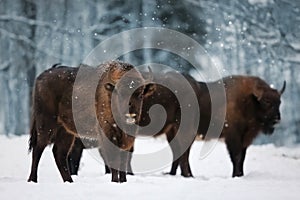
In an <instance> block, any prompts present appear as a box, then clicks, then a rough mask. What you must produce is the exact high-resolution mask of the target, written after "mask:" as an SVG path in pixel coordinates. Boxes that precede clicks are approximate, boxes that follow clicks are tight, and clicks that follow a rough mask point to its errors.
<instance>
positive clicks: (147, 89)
mask: <svg viewBox="0 0 300 200" xmlns="http://www.w3.org/2000/svg"><path fill="white" fill-rule="evenodd" d="M155 90H156V85H155V84H152V83H149V84H147V85H146V86H145V89H144V92H143V96H144V97H149V96H151V95H152V94H153V93H154V92H155Z"/></svg>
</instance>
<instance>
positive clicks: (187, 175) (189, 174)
mask: <svg viewBox="0 0 300 200" xmlns="http://www.w3.org/2000/svg"><path fill="white" fill-rule="evenodd" d="M181 176H183V177H185V178H193V177H194V176H193V174H191V173H187V174H181Z"/></svg>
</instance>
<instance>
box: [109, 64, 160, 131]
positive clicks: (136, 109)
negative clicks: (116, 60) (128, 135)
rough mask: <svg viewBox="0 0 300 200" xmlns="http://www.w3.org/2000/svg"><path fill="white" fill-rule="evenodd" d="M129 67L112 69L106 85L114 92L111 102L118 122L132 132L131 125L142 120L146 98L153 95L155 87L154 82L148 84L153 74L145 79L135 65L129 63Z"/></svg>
mask: <svg viewBox="0 0 300 200" xmlns="http://www.w3.org/2000/svg"><path fill="white" fill-rule="evenodd" d="M128 69H129V70H125V71H120V70H112V71H111V73H110V74H109V79H108V80H107V82H106V83H105V85H104V86H105V89H106V90H107V91H109V92H111V94H114V95H112V101H111V103H112V107H113V110H112V111H113V115H114V118H115V120H116V121H117V124H119V125H120V123H121V124H122V126H123V128H125V129H127V130H129V132H131V131H132V130H131V129H130V125H133V124H138V122H139V121H140V118H141V110H142V106H143V100H144V98H145V97H147V96H149V95H151V94H152V93H153V91H154V90H155V88H154V87H153V84H147V83H149V82H150V81H151V80H150V79H151V78H152V76H151V75H150V77H149V78H148V79H144V78H143V76H142V75H141V74H140V73H139V72H138V71H137V70H136V69H135V68H134V67H133V66H131V65H129V68H128ZM149 70H150V68H149ZM150 74H152V72H151V70H150ZM128 127H129V129H128Z"/></svg>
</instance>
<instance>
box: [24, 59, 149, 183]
mask: <svg viewBox="0 0 300 200" xmlns="http://www.w3.org/2000/svg"><path fill="white" fill-rule="evenodd" d="M83 68H84V73H86V74H85V75H86V77H85V79H84V80H83V81H85V82H83V84H82V85H80V84H79V85H76V87H78V88H75V84H74V83H75V79H76V76H77V73H78V71H79V68H72V67H65V66H61V67H57V66H56V65H54V66H53V68H52V69H49V70H46V71H45V72H43V73H42V74H41V75H39V76H38V78H37V79H36V82H35V88H34V93H33V107H32V116H31V131H30V140H29V149H30V150H32V166H31V173H30V176H29V178H28V181H33V182H37V170H38V164H39V160H40V158H41V155H42V153H43V151H44V149H45V147H46V146H47V145H48V144H51V143H53V144H54V146H53V155H54V158H55V161H56V165H57V167H58V169H59V171H60V174H61V176H62V178H63V181H68V182H73V180H72V178H71V176H70V171H69V166H68V164H67V157H68V154H69V152H70V151H71V149H72V146H73V144H74V141H75V138H77V137H87V138H94V139H99V137H100V139H99V140H98V145H99V146H101V153H102V155H103V157H104V159H105V162H106V163H108V164H110V166H111V170H112V172H113V173H112V181H113V182H125V181H126V173H125V172H124V171H126V166H123V163H127V159H128V151H130V150H131V149H132V147H133V143H134V137H133V136H130V135H127V134H126V133H124V132H123V131H122V130H121V129H120V128H119V127H118V126H113V124H115V121H114V118H113V115H112V110H111V107H110V106H111V95H112V91H113V89H114V86H115V85H116V84H117V82H118V81H119V80H120V78H121V77H122V76H123V75H124V74H125V73H127V72H129V71H130V70H133V74H134V77H132V78H133V79H135V80H136V81H139V82H141V83H144V82H145V80H144V79H143V77H142V76H141V74H140V73H138V72H137V71H135V70H134V67H133V66H132V65H130V64H126V63H121V62H115V61H112V62H107V63H105V64H102V65H100V66H98V67H97V68H92V67H88V66H84V67H83ZM131 75H132V74H131ZM95 76H98V77H96V78H97V79H96V80H97V82H96V83H97V89H96V94H95V93H94V94H89V95H91V96H86V99H87V101H89V100H88V99H90V101H91V102H95V103H96V105H95V104H88V103H87V104H88V106H87V107H84V109H83V110H81V111H80V117H81V118H82V119H83V120H84V119H92V120H86V121H83V123H82V124H84V126H85V127H86V128H87V130H89V131H87V132H83V133H81V132H80V135H79V133H78V132H77V129H76V128H77V127H75V122H74V119H73V114H78V113H73V109H72V103H74V102H72V101H74V99H72V98H73V97H72V95H73V94H74V93H73V89H74V91H75V90H76V91H77V90H78V91H77V92H79V93H80V92H81V89H85V90H86V91H88V88H89V81H90V80H89V78H90V77H95ZM99 78H100V79H99ZM85 84H86V85H85ZM139 92H140V93H141V94H139V93H138V92H137V93H135V95H136V96H134V97H133V101H135V103H138V106H137V107H135V108H130V110H131V112H133V113H134V114H135V116H136V121H138V120H139V113H140V106H141V105H142V100H143V96H145V95H146V91H145V90H143V88H142V90H139ZM81 95H82V94H81ZM83 96H84V94H83ZM84 97H85V96H84ZM89 97H90V98H89ZM113 103H114V102H113ZM129 103H130V102H129ZM85 106H86V105H85ZM91 113H96V115H97V118H96V119H95V118H93V117H91ZM102 114H104V115H102ZM121 114H122V113H121ZM98 123H99V124H100V127H101V130H99V129H97V128H94V127H98V126H97V125H98ZM96 124H97V125H96ZM101 138H102V139H101ZM109 141H110V142H112V143H113V144H115V145H116V147H118V148H117V149H119V150H118V151H114V154H112V155H111V154H110V152H109V151H110V149H109V148H110V147H107V146H108V145H107V142H109ZM108 152H109V153H108ZM74 170H77V169H76V168H75V169H74Z"/></svg>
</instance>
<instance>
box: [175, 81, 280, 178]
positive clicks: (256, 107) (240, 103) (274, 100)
mask: <svg viewBox="0 0 300 200" xmlns="http://www.w3.org/2000/svg"><path fill="white" fill-rule="evenodd" d="M187 78H188V79H189V81H190V82H191V83H192V84H194V85H195V86H196V87H194V89H195V92H196V93H197V96H198V102H199V107H200V110H201V113H200V122H199V127H198V134H199V135H202V136H203V137H205V136H206V133H207V130H208V127H209V125H210V123H214V122H216V121H215V120H219V116H211V100H212V99H215V100H216V99H220V98H221V97H220V96H219V95H220V94H219V93H216V92H215V91H214V89H213V88H214V87H216V85H217V84H220V81H216V82H210V83H203V82H196V81H195V80H194V79H193V78H191V77H189V76H187ZM222 81H223V83H224V87H225V92H226V103H225V102H224V103H223V104H222V103H220V104H218V105H217V106H219V108H220V110H223V108H225V110H226V117H225V123H224V127H223V130H222V132H221V137H222V138H224V139H225V143H226V146H227V149H228V152H229V155H230V158H231V161H232V164H233V173H232V176H233V177H236V176H237V177H239V176H243V175H244V170H243V165H244V160H245V156H246V151H247V148H248V147H249V145H250V144H251V143H252V141H253V139H254V138H255V137H256V136H257V135H258V134H259V133H260V132H263V133H265V134H272V133H273V131H274V126H275V125H276V124H277V123H279V121H280V111H279V106H280V103H281V101H280V98H281V95H282V94H283V92H284V90H285V86H286V83H285V82H284V84H283V87H282V89H281V90H280V91H278V90H276V89H273V88H271V87H270V86H269V85H268V84H267V83H266V82H265V81H263V80H262V79H260V78H258V77H254V76H229V77H226V78H224V79H223V80H222ZM208 86H209V87H208ZM208 88H211V90H210V91H209V90H208ZM205 139H211V138H210V136H209V135H207V137H205ZM188 151H189V149H188ZM187 155H188V154H187ZM182 162H184V163H180V162H179V163H173V165H172V169H171V172H170V174H176V169H177V167H178V164H180V165H181V166H183V167H189V163H188V159H182Z"/></svg>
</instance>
